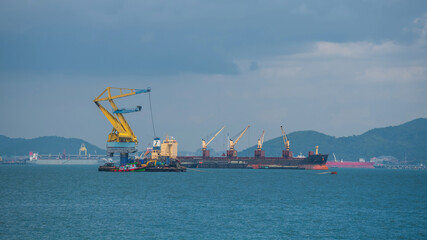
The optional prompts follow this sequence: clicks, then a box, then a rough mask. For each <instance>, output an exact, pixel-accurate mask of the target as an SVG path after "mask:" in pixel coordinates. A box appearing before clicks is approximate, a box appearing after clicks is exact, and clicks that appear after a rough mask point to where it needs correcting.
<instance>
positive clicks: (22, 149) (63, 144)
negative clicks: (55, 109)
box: [0, 135, 105, 156]
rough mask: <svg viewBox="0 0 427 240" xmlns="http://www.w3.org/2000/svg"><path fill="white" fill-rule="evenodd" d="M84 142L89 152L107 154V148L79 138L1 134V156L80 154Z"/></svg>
mask: <svg viewBox="0 0 427 240" xmlns="http://www.w3.org/2000/svg"><path fill="white" fill-rule="evenodd" d="M82 143H84V144H85V146H86V148H87V151H88V154H89V153H90V154H95V152H96V154H105V150H104V149H101V148H99V147H97V146H95V145H93V144H90V143H88V142H86V141H84V140H82V139H78V138H63V137H54V136H52V137H38V138H33V139H24V138H9V137H6V136H3V135H0V155H1V156H24V155H28V153H29V152H38V153H39V154H58V153H61V154H62V153H63V152H64V150H65V152H66V153H67V154H78V153H79V149H80V145H81V144H82Z"/></svg>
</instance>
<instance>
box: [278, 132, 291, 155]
mask: <svg viewBox="0 0 427 240" xmlns="http://www.w3.org/2000/svg"><path fill="white" fill-rule="evenodd" d="M280 129H282V137H283V143H284V144H285V150H284V151H283V153H282V156H283V157H284V158H288V157H292V153H291V152H290V149H291V147H290V143H289V139H288V137H287V136H286V133H285V130H283V126H280Z"/></svg>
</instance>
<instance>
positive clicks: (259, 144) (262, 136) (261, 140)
mask: <svg viewBox="0 0 427 240" xmlns="http://www.w3.org/2000/svg"><path fill="white" fill-rule="evenodd" d="M263 144H264V130H263V131H262V134H261V137H260V138H259V139H258V148H257V149H258V150H261V149H262V145H263Z"/></svg>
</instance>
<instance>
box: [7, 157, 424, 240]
mask: <svg viewBox="0 0 427 240" xmlns="http://www.w3.org/2000/svg"><path fill="white" fill-rule="evenodd" d="M200 170H202V172H200ZM321 172H323V171H301V170H246V169H234V170H233V169H199V171H191V170H189V171H188V172H186V173H108V172H98V171H97V166H31V165H26V166H25V165H21V166H11V165H9V166H5V165H3V166H0V180H1V181H0V191H1V194H0V204H1V206H0V238H2V239H142V238H144V239H427V171H410V170H384V169H338V170H337V172H338V174H337V175H330V174H319V173H321Z"/></svg>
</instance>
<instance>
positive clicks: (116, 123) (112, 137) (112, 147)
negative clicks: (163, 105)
mask: <svg viewBox="0 0 427 240" xmlns="http://www.w3.org/2000/svg"><path fill="white" fill-rule="evenodd" d="M112 90H115V91H119V92H120V93H119V94H116V95H114V94H113V93H112ZM149 92H151V88H147V89H130V88H113V87H107V88H106V89H105V90H104V91H103V92H102V93H101V94H100V95H99V96H98V97H96V98H95V99H94V100H93V102H94V103H95V104H96V106H98V108H99V109H100V110H101V112H102V113H103V114H104V115H105V117H106V118H107V119H108V121H109V122H110V123H111V125H113V130H112V131H111V133H110V134H109V135H108V140H107V153H108V154H109V155H110V156H111V157H112V156H113V154H114V153H120V164H121V165H125V164H126V163H127V162H128V156H129V153H132V152H136V151H137V149H136V146H137V144H138V139H137V137H136V136H135V134H134V132H133V131H132V129H131V127H130V126H129V124H128V123H127V121H126V119H125V118H124V116H123V114H125V113H131V112H138V111H141V108H142V107H141V106H137V107H136V108H133V109H126V108H121V109H119V108H118V107H117V105H116V103H115V102H114V99H118V98H124V97H129V96H133V95H136V94H140V93H149ZM102 101H108V102H109V103H110V105H111V107H112V109H113V112H112V113H110V112H109V111H108V110H107V109H106V108H104V107H103V106H102V105H101V103H100V102H102Z"/></svg>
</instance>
